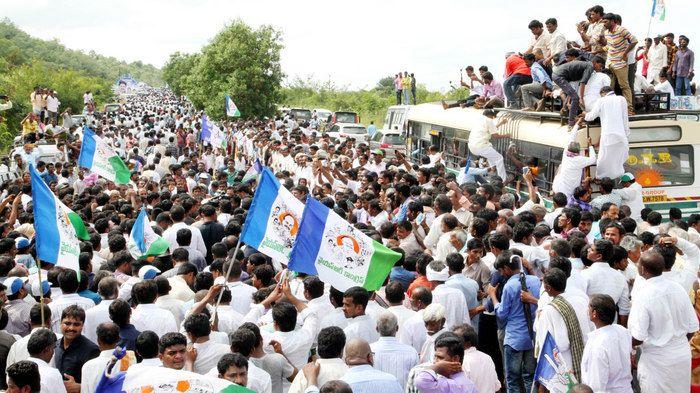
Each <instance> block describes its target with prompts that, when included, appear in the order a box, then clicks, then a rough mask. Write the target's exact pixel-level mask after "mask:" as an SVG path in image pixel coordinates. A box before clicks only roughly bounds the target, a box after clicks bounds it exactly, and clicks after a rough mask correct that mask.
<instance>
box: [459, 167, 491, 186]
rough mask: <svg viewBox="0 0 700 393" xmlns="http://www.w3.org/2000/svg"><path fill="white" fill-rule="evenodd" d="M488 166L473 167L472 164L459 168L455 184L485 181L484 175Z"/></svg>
mask: <svg viewBox="0 0 700 393" xmlns="http://www.w3.org/2000/svg"><path fill="white" fill-rule="evenodd" d="M488 173H489V169H488V168H475V167H472V166H469V167H464V168H461V171H460V172H459V175H457V184H464V183H486V180H484V176H486V175H488Z"/></svg>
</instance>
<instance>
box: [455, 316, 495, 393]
mask: <svg viewBox="0 0 700 393" xmlns="http://www.w3.org/2000/svg"><path fill="white" fill-rule="evenodd" d="M452 331H453V332H454V333H455V334H456V335H457V336H459V337H462V340H464V359H463V360H462V370H463V371H464V375H465V376H466V377H467V378H468V379H469V380H470V381H472V382H473V383H474V386H476V389H477V391H478V392H479V393H493V392H498V391H500V390H501V382H500V381H499V380H498V374H497V373H496V365H495V364H494V363H493V359H491V356H489V355H487V354H485V353H483V352H481V351H479V350H477V349H476V345H477V342H478V335H477V333H476V331H475V330H474V328H473V327H471V326H469V325H457V326H455V327H454V328H453V329H452Z"/></svg>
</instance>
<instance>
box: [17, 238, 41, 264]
mask: <svg viewBox="0 0 700 393" xmlns="http://www.w3.org/2000/svg"><path fill="white" fill-rule="evenodd" d="M29 245H30V242H29V239H27V238H26V237H21V236H20V237H18V238H16V239H15V247H16V248H17V255H15V262H17V263H19V264H21V265H24V266H25V267H26V268H27V269H29V270H30V271H31V269H36V268H37V266H36V261H35V260H34V257H33V256H32V254H30V253H29V248H30V247H29Z"/></svg>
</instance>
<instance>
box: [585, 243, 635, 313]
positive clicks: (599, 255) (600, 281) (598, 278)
mask: <svg viewBox="0 0 700 393" xmlns="http://www.w3.org/2000/svg"><path fill="white" fill-rule="evenodd" d="M587 257H588V259H589V260H591V261H593V264H592V265H591V266H589V267H588V268H587V269H584V270H583V271H582V272H581V275H582V276H583V277H584V278H586V279H587V280H588V291H587V292H586V294H587V295H588V296H589V297H590V296H592V295H595V294H598V293H602V294H605V295H608V296H610V297H611V298H613V300H615V304H617V307H618V313H619V317H618V322H619V323H620V324H622V325H625V323H626V321H627V316H628V315H629V313H630V297H629V285H628V284H627V279H626V278H625V276H624V275H623V274H622V273H621V272H620V271H619V270H615V269H613V268H612V267H611V266H610V265H609V264H608V261H610V260H611V259H612V257H613V244H612V243H611V242H610V241H608V240H596V241H595V242H594V243H593V245H592V246H591V247H590V249H589V250H588V256H587Z"/></svg>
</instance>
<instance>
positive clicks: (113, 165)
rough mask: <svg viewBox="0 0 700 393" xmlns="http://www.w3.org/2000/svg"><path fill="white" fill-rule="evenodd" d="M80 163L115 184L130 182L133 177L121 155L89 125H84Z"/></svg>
mask: <svg viewBox="0 0 700 393" xmlns="http://www.w3.org/2000/svg"><path fill="white" fill-rule="evenodd" d="M78 165H80V166H82V167H84V168H87V169H89V170H90V171H92V172H93V173H96V174H98V175H99V176H101V177H104V178H105V179H107V180H109V181H112V182H114V183H115V184H128V183H129V180H130V178H131V171H130V170H129V167H127V166H126V164H125V163H124V161H122V159H121V157H119V155H118V154H117V153H116V152H115V151H114V150H113V149H112V148H111V147H110V146H109V145H108V144H107V142H105V141H104V140H103V139H102V138H100V137H99V136H97V134H95V132H94V131H93V130H92V129H90V127H88V126H85V127H83V143H82V145H81V146H80V156H79V157H78Z"/></svg>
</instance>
